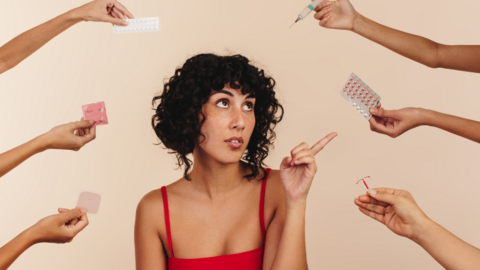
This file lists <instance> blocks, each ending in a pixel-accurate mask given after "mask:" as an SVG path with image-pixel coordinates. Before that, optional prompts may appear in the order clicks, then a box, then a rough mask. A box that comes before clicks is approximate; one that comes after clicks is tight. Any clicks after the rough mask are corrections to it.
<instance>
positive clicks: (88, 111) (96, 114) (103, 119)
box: [82, 101, 108, 127]
mask: <svg viewBox="0 0 480 270" xmlns="http://www.w3.org/2000/svg"><path fill="white" fill-rule="evenodd" d="M82 111H83V119H85V120H93V121H95V124H93V125H92V127H94V126H99V125H107V124H108V118H107V109H106V108H105V102H103V101H102V102H97V103H92V104H87V105H83V106H82Z"/></svg>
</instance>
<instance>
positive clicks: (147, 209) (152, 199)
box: [136, 189, 165, 232]
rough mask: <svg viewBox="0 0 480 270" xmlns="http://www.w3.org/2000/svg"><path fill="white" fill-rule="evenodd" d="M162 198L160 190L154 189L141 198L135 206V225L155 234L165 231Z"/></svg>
mask: <svg viewBox="0 0 480 270" xmlns="http://www.w3.org/2000/svg"><path fill="white" fill-rule="evenodd" d="M163 221H164V210H163V197H162V192H161V190H160V189H155V190H152V191H150V192H148V193H147V194H145V196H143V198H142V199H141V200H140V202H139V203H138V206H137V214H136V223H137V224H139V225H141V227H143V228H145V227H149V228H152V229H155V230H156V231H157V232H160V231H163V230H164V229H165V225H164V222H163Z"/></svg>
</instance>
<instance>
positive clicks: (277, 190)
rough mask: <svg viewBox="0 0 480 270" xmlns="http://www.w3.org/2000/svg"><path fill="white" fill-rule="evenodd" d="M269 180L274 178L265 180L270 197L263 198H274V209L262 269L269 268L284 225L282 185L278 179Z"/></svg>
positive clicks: (266, 269) (268, 229)
mask: <svg viewBox="0 0 480 270" xmlns="http://www.w3.org/2000/svg"><path fill="white" fill-rule="evenodd" d="M272 176H273V175H272ZM269 180H274V181H269V182H267V190H268V189H269V188H270V191H272V192H269V193H268V195H269V196H270V198H268V197H269V196H267V197H266V198H265V200H271V199H272V200H274V201H275V207H276V209H275V214H274V216H273V219H272V221H271V222H270V225H269V226H268V228H267V236H266V242H265V251H264V255H263V268H262V269H264V270H269V269H270V268H271V267H272V264H273V261H274V260H275V256H276V255H277V251H278V247H279V245H280V240H281V239H282V233H283V226H284V225H285V195H284V193H283V186H282V185H281V183H280V179H269ZM269 184H270V185H269ZM272 195H273V196H272Z"/></svg>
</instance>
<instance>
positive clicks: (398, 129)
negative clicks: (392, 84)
mask: <svg viewBox="0 0 480 270" xmlns="http://www.w3.org/2000/svg"><path fill="white" fill-rule="evenodd" d="M370 112H371V113H372V115H373V116H372V117H371V118H370V120H369V122H370V129H371V130H372V131H374V132H378V133H381V134H385V135H388V136H390V137H392V138H396V137H398V136H400V135H401V134H403V133H404V132H406V131H408V130H410V129H413V128H415V127H418V126H422V125H423V126H432V127H436V128H440V129H443V130H445V131H448V132H450V133H453V134H455V135H458V136H461V137H464V138H466V139H469V140H472V141H474V142H477V143H480V122H477V121H473V120H469V119H465V118H461V117H457V116H454V115H449V114H444V113H440V112H436V111H433V110H426V109H422V108H403V109H399V110H385V109H384V108H380V109H375V108H372V109H371V110H370Z"/></svg>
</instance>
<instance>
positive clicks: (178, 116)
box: [152, 54, 284, 180]
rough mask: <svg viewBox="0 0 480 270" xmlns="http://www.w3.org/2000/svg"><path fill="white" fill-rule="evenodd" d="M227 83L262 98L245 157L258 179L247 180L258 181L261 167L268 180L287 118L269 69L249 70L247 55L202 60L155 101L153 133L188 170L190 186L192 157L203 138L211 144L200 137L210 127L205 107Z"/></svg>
mask: <svg viewBox="0 0 480 270" xmlns="http://www.w3.org/2000/svg"><path fill="white" fill-rule="evenodd" d="M227 83H228V84H230V87H231V88H233V89H240V88H242V94H244V95H246V94H250V95H252V96H253V97H255V98H256V102H255V107H254V113H255V121H256V122H255V128H254V130H253V133H252V136H251V138H250V141H249V143H248V146H247V149H246V152H245V153H244V155H243V157H242V160H243V161H245V162H246V163H247V164H248V166H249V168H250V169H251V171H252V173H251V174H248V175H245V177H246V178H247V179H248V180H251V179H254V178H255V177H257V176H258V175H259V173H260V171H259V167H260V169H261V170H262V172H263V175H265V173H266V171H265V169H264V167H265V164H264V162H263V161H264V160H265V158H266V157H267V156H268V151H269V148H270V147H271V146H273V141H274V140H275V132H274V131H273V129H274V128H275V126H276V124H277V123H278V122H280V121H281V120H282V118H283V113H284V110H283V107H282V105H280V103H279V102H278V100H277V99H276V97H275V91H274V88H275V80H274V79H273V78H271V77H268V76H266V75H265V72H264V71H263V69H258V68H257V67H255V66H253V65H251V64H249V60H248V59H247V58H246V57H244V56H242V55H233V56H218V55H215V54H199V55H196V56H194V57H191V58H190V59H188V60H187V61H186V62H185V64H184V65H183V66H182V67H180V68H177V69H176V70H175V75H173V76H172V77H171V78H170V79H169V80H168V82H167V83H165V85H164V88H163V93H161V94H160V95H158V96H155V97H154V98H153V101H152V105H153V107H154V110H155V114H154V115H153V117H152V127H153V129H154V130H155V133H156V134H157V136H158V138H159V139H160V141H161V142H162V143H163V145H164V146H165V147H166V148H168V149H170V150H172V152H169V153H171V154H175V155H176V158H177V160H178V162H177V165H178V166H179V167H181V166H183V165H185V171H184V177H185V178H186V179H187V180H191V179H190V178H189V177H188V175H187V174H188V171H189V170H190V168H191V166H192V164H193V162H192V161H191V160H190V159H189V158H187V155H188V154H190V153H192V152H193V148H194V147H195V142H198V138H200V137H203V139H205V135H203V134H202V133H201V132H200V128H201V127H202V124H203V122H204V121H205V115H204V114H203V112H202V106H203V105H204V104H205V103H206V102H207V101H208V99H209V97H210V95H211V94H212V91H219V90H222V89H223V88H224V87H225V84H227ZM157 102H159V103H158V106H157V107H156V108H155V104H157ZM199 116H201V117H199ZM199 143H201V142H199Z"/></svg>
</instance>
